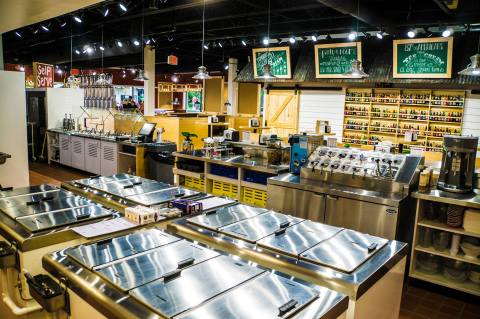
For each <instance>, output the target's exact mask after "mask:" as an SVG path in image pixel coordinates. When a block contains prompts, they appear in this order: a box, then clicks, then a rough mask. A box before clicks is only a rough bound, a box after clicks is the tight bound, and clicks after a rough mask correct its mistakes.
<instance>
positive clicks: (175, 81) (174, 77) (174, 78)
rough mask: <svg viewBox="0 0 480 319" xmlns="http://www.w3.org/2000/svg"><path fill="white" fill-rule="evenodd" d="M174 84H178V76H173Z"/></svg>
mask: <svg viewBox="0 0 480 319" xmlns="http://www.w3.org/2000/svg"><path fill="white" fill-rule="evenodd" d="M172 82H174V83H177V82H178V76H177V75H176V74H174V75H172Z"/></svg>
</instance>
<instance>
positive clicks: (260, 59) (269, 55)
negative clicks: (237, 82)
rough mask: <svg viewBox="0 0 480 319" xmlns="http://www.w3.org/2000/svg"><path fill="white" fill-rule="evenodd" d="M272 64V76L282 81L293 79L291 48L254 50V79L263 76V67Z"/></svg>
mask: <svg viewBox="0 0 480 319" xmlns="http://www.w3.org/2000/svg"><path fill="white" fill-rule="evenodd" d="M267 63H268V64H270V67H271V72H272V74H273V75H274V76H275V77H277V78H280V79H289V78H291V77H292V74H291V71H290V47H277V48H258V49H253V72H254V77H255V78H258V77H260V76H262V75H263V66H264V65H265V64H267Z"/></svg>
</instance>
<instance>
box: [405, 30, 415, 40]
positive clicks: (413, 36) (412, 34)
mask: <svg viewBox="0 0 480 319" xmlns="http://www.w3.org/2000/svg"><path fill="white" fill-rule="evenodd" d="M416 34H417V32H416V31H415V30H413V29H412V30H409V31H408V32H407V36H408V37H409V38H415V35H416Z"/></svg>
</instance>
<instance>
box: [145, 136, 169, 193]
mask: <svg viewBox="0 0 480 319" xmlns="http://www.w3.org/2000/svg"><path fill="white" fill-rule="evenodd" d="M176 151H177V145H176V144H175V143H161V144H156V145H152V146H147V147H146V150H145V174H146V176H145V177H146V178H148V179H153V180H156V181H159V182H164V183H168V184H172V185H173V164H174V161H175V159H174V157H173V155H172V153H173V152H176Z"/></svg>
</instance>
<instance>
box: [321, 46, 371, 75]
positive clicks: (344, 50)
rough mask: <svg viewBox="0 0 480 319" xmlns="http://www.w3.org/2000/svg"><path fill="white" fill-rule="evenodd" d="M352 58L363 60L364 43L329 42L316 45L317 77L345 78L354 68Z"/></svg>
mask: <svg viewBox="0 0 480 319" xmlns="http://www.w3.org/2000/svg"><path fill="white" fill-rule="evenodd" d="M352 60H360V61H362V43H361V42H348V43H329V44H317V45H315V74H316V77H317V78H343V77H345V76H344V75H343V74H344V73H347V72H349V71H350V70H351V69H352Z"/></svg>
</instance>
